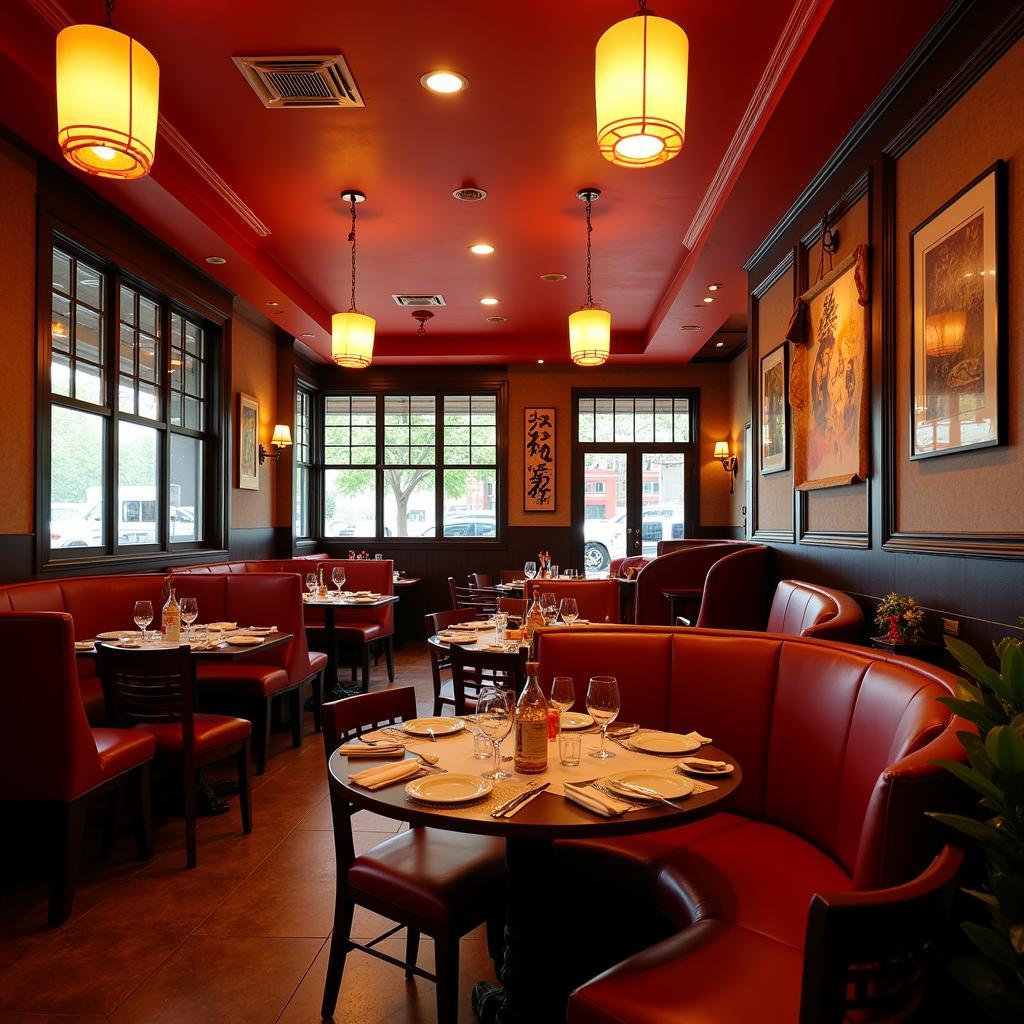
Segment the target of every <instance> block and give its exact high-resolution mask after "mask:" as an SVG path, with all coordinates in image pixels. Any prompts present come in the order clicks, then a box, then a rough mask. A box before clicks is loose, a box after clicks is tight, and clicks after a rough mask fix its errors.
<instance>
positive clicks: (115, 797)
mask: <svg viewBox="0 0 1024 1024" xmlns="http://www.w3.org/2000/svg"><path fill="white" fill-rule="evenodd" d="M120 823H121V787H120V786H115V787H114V788H113V789H112V790H111V791H110V792H109V793H108V794H107V820H106V821H105V822H104V829H103V840H102V842H101V843H100V849H99V859H100V860H106V859H107V858H108V857H109V856H110V853H111V851H112V850H113V849H114V840H115V839H116V838H117V826H118V825H119V824H120Z"/></svg>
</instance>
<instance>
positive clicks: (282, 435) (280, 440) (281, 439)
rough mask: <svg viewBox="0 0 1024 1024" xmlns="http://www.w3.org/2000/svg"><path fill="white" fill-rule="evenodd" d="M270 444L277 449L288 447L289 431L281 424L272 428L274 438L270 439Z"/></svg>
mask: <svg viewBox="0 0 1024 1024" xmlns="http://www.w3.org/2000/svg"><path fill="white" fill-rule="evenodd" d="M270 443H271V444H273V445H277V447H278V448H287V447H289V446H290V445H291V443H292V432H291V429H290V428H289V427H287V426H285V424H283V423H278V424H277V425H276V426H275V427H274V436H273V437H272V438H271V439H270Z"/></svg>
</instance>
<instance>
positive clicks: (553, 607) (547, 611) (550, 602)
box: [540, 591, 558, 626]
mask: <svg viewBox="0 0 1024 1024" xmlns="http://www.w3.org/2000/svg"><path fill="white" fill-rule="evenodd" d="M540 613H541V615H543V616H544V625H545V626H553V625H554V624H555V623H556V622H557V621H558V598H557V597H555V595H554V594H552V593H551V591H548V592H547V593H546V594H541V595H540Z"/></svg>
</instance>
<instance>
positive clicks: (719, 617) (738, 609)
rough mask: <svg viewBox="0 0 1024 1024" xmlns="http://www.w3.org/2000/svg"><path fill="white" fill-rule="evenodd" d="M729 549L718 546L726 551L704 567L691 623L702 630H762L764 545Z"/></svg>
mask: <svg viewBox="0 0 1024 1024" xmlns="http://www.w3.org/2000/svg"><path fill="white" fill-rule="evenodd" d="M730 548H731V546H720V550H725V551H727V552H728V553H727V554H726V555H725V557H724V558H720V559H719V560H718V561H717V562H715V563H714V565H712V566H711V568H710V569H709V570H708V575H707V579H705V581H704V596H703V597H702V598H701V602H700V611H699V612H698V613H697V621H696V623H695V625H697V626H699V627H702V628H704V629H753V630H759V629H763V628H764V623H765V609H766V608H767V605H768V548H766V547H765V546H764V545H762V544H757V545H755V546H753V547H747V548H742V549H740V550H739V551H733V550H731V549H730ZM665 557H666V558H668V557H671V556H668V555H666V556H665ZM686 625H689V623H686Z"/></svg>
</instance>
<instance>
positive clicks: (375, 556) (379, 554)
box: [373, 551, 384, 562]
mask: <svg viewBox="0 0 1024 1024" xmlns="http://www.w3.org/2000/svg"><path fill="white" fill-rule="evenodd" d="M383 557H384V556H383V555H382V554H381V553H380V552H379V551H378V552H377V554H375V555H374V556H373V560H374V561H375V562H379V561H380V560H381V559H382V558H383Z"/></svg>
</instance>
